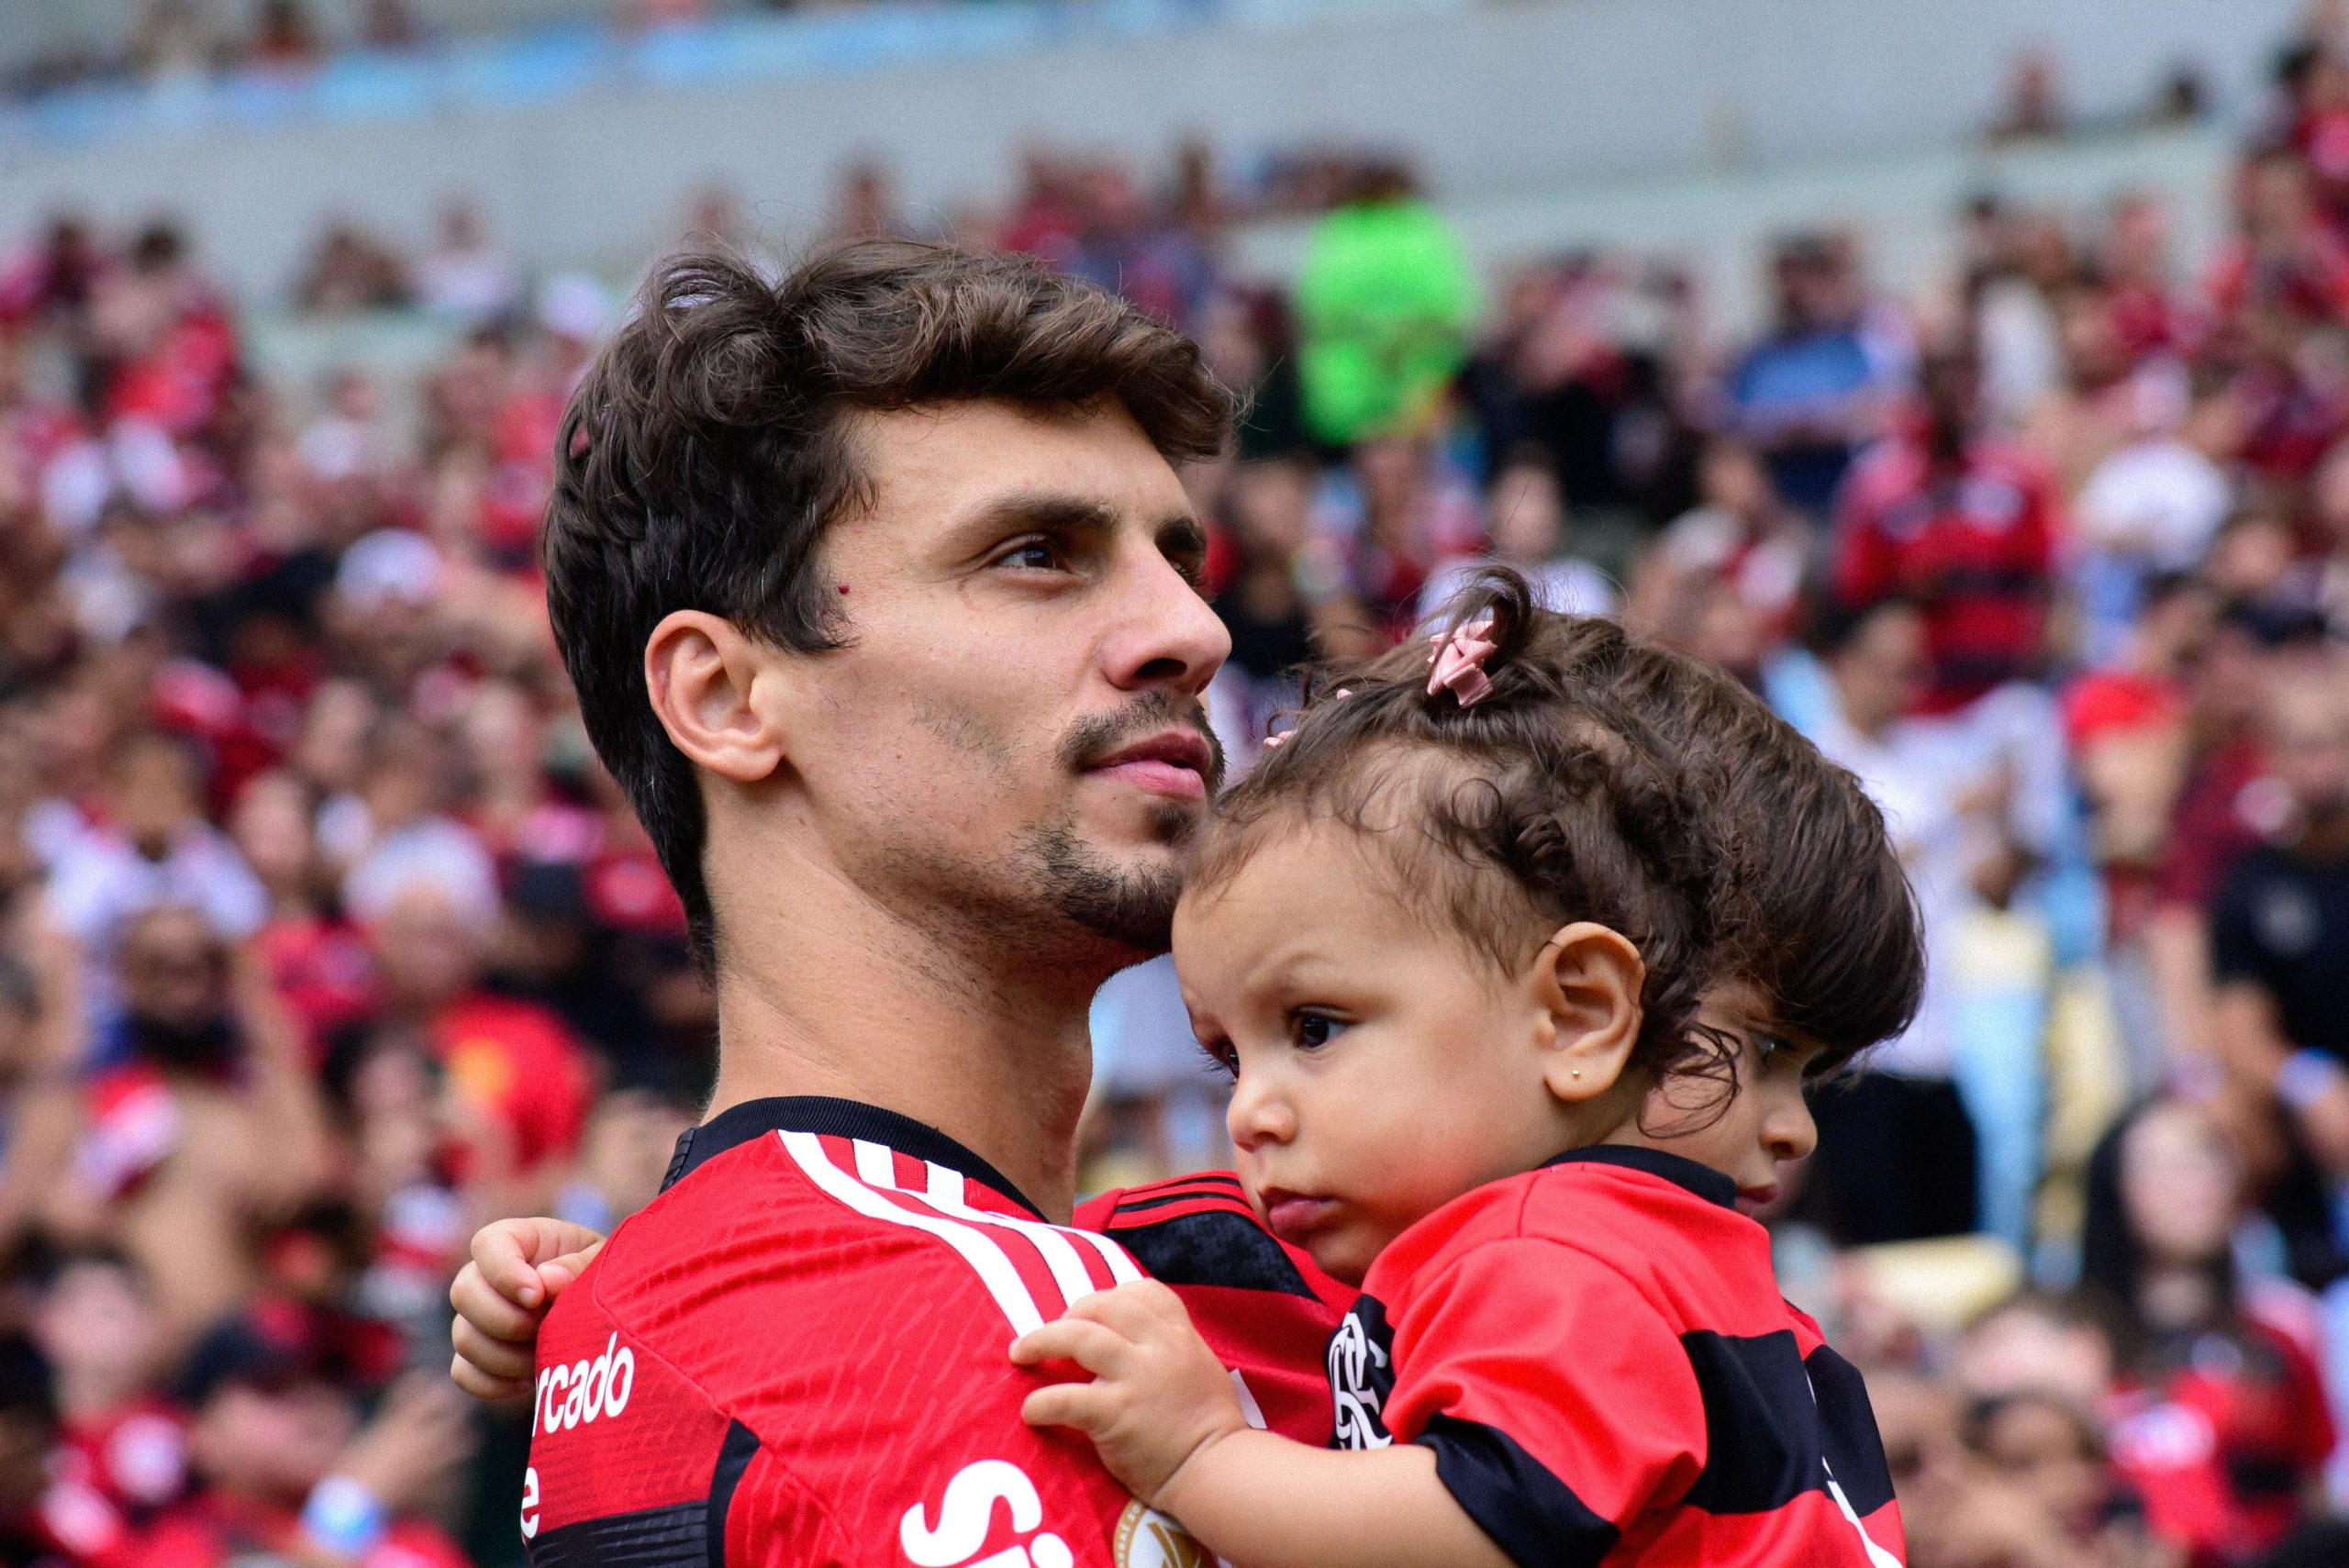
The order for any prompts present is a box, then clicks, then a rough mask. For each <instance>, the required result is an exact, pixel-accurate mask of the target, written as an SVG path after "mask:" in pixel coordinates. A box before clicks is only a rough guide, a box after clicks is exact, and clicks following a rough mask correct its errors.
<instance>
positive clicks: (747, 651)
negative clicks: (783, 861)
mask: <svg viewBox="0 0 2349 1568" xmlns="http://www.w3.org/2000/svg"><path fill="white" fill-rule="evenodd" d="M778 678H779V672H777V670H776V669H775V656H774V651H772V650H770V649H768V648H766V647H765V646H764V645H763V644H762V643H759V642H757V641H755V640H754V639H751V638H749V637H746V636H744V635H743V634H742V632H741V630H740V628H738V627H736V626H735V625H734V623H733V622H732V621H729V620H728V619H726V618H725V617H723V616H714V615H711V614H710V613H709V612H707V610H672V611H670V612H669V613H668V614H667V615H666V616H663V617H662V618H661V624H660V625H659V626H656V627H654V628H652V635H651V637H649V638H647V639H645V642H644V689H645V692H646V695H649V696H650V697H651V701H652V711H653V712H654V713H655V714H656V715H658V716H659V717H660V719H661V727H662V728H663V729H666V730H667V731H668V732H669V739H670V740H671V741H672V742H673V743H674V745H675V746H676V748H677V750H678V751H683V752H684V753H685V756H686V758H687V759H688V760H689V761H691V762H693V763H694V764H695V765H696V766H697V767H703V768H707V769H708V770H709V771H710V772H711V773H716V774H718V776H719V777H720V778H726V779H731V780H733V781H734V782H735V783H737V784H756V783H757V782H758V781H760V780H761V779H763V778H766V777H768V776H770V775H771V774H773V773H774V771H775V769H776V768H778V767H780V766H781V765H782V763H783V761H784V753H785V736H784V730H783V725H782V722H781V719H780V717H779V712H778V710H779V707H780V705H779V703H778V702H777V701H776V698H777V696H778V693H777V691H776V690H775V686H774V683H775V682H776V680H777V679H778Z"/></svg>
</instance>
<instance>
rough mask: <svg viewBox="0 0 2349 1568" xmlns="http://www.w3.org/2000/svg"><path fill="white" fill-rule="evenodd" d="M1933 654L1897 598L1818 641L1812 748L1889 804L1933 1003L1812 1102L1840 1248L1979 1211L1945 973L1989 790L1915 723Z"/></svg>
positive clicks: (1944, 1227)
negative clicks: (1819, 686)
mask: <svg viewBox="0 0 2349 1568" xmlns="http://www.w3.org/2000/svg"><path fill="white" fill-rule="evenodd" d="M1928 646H1929V632H1928V626H1927V623H1926V621H1925V618H1924V617H1923V616H1922V615H1921V614H1920V613H1919V612H1918V611H1917V610H1916V609H1915V608H1913V607H1912V606H1909V605H1906V604H1904V603H1901V602H1898V601H1886V602H1883V603H1880V604H1878V605H1876V606H1874V607H1873V608H1871V609H1867V610H1863V611H1859V612H1854V613H1850V614H1847V615H1844V616H1841V617H1833V618H1831V619H1830V620H1829V621H1828V622H1827V624H1826V627H1825V629H1824V630H1823V631H1822V632H1821V634H1820V652H1821V656H1822V657H1823V659H1824V660H1825V662H1826V664H1827V669H1828V672H1829V679H1830V683H1831V689H1832V694H1833V695H1832V702H1833V706H1832V708H1831V711H1830V712H1829V713H1828V714H1827V715H1826V716H1824V717H1823V720H1822V722H1821V723H1820V727H1819V728H1817V729H1816V730H1815V731H1814V732H1813V734H1812V736H1811V739H1812V740H1815V741H1817V742H1818V744H1819V748H1820V751H1824V752H1826V754H1827V755H1828V756H1829V757H1830V758H1831V759H1833V760H1834V761H1835V762H1840V763H1842V765H1843V766H1845V767H1847V768H1849V769H1851V770H1852V771H1853V773H1855V774H1857V775H1858V777H1859V780H1860V783H1861V784H1862V785H1863V786H1864V787H1865V789H1866V790H1867V792H1868V794H1869V795H1870V796H1871V797H1872V798H1873V799H1874V800H1875V801H1876V804H1877V805H1878V806H1880V807H1882V808H1883V811H1884V814H1885V820H1886V824H1887V827H1888V828H1890V830H1891V833H1892V839H1893V843H1894V845H1895V847H1896V848H1897V849H1898V851H1899V853H1900V857H1901V860H1902V862H1903V863H1904V864H1905V866H1906V867H1907V869H1908V872H1909V881H1910V883H1911V884H1913V885H1914V886H1915V888H1916V890H1917V906H1918V911H1919V914H1920V917H1921V918H1922V921H1923V925H1924V931H1925V944H1926V946H1925V951H1926V957H1927V962H1926V976H1925V985H1926V993H1925V999H1924V1002H1923V1005H1922V1006H1920V1008H1919V1009H1918V1014H1917V1019H1916V1021H1915V1022H1914V1023H1913V1024H1911V1025H1910V1026H1909V1030H1908V1032H1907V1033H1906V1034H1904V1035H1902V1036H1901V1037H1900V1038H1899V1039H1898V1040H1895V1041H1892V1042H1891V1043H1890V1044H1888V1045H1887V1046H1885V1047H1884V1048H1883V1049H1882V1050H1881V1051H1878V1052H1877V1053H1876V1057H1875V1059H1874V1066H1873V1067H1872V1069H1871V1070H1870V1071H1869V1072H1868V1073H1865V1074H1864V1075H1862V1076H1860V1077H1857V1078H1855V1079H1854V1080H1852V1081H1851V1082H1850V1083H1848V1084H1839V1085H1837V1086H1835V1087H1834V1088H1832V1089H1830V1090H1828V1091H1826V1092H1824V1093H1822V1094H1821V1095H1820V1096H1819V1099H1818V1102H1817V1104H1816V1106H1814V1110H1815V1112H1816V1114H1817V1117H1818V1119H1819V1123H1820V1149H1819V1153H1818V1155H1817V1156H1816V1157H1815V1163H1816V1165H1817V1167H1818V1170H1817V1174H1816V1178H1815V1181H1814V1187H1815V1189H1816V1190H1815V1192H1814V1193H1812V1194H1811V1195H1809V1196H1810V1200H1811V1201H1812V1202H1813V1203H1816V1204H1820V1205H1821V1206H1823V1207H1824V1208H1825V1209H1826V1211H1827V1214H1828V1216H1829V1226H1830V1229H1831V1232H1832V1233H1833V1234H1834V1235H1835V1236H1836V1237H1837V1239H1838V1240H1843V1241H1854V1242H1868V1241H1891V1240H1904V1239H1908V1238H1911V1237H1919V1236H1946V1235H1953V1234H1960V1233H1963V1232H1965V1231H1970V1230H1972V1229H1975V1225H1976V1218H1977V1216H1978V1214H1979V1204H1978V1197H1977V1184H1978V1179H1979V1178H1978V1170H1979V1154H1978V1150H1977V1144H1976V1129H1975V1125H1974V1120H1973V1118H1972V1117H1971V1116H1970V1115H1969V1114H1968V1112H1967V1110H1966V1106H1965V1101H1964V1099H1963V1098H1962V1097H1961V1096H1960V1095H1959V1094H1958V1090H1957V1086H1956V1083H1955V1078H1956V1073H1957V1062H1956V1048H1955V1042H1954V1038H1953V1024H1952V1021H1951V1019H1950V1017H1949V1009H1950V1001H1949V995H1948V990H1949V978H1950V977H1949V975H1948V973H1946V972H1947V966H1948V959H1949V953H1950V951H1951V948H1952V940H1953V938H1954V934H1955V929H1956V923H1957V920H1958V918H1959V917H1960V915H1961V914H1962V912H1963V910H1964V908H1965V900H1966V890H1965V884H1966V876H1967V871H1968V861H1969V856H1970V851H1971V849H1972V846H1971V844H1970V843H1969V839H1968V832H1967V817H1968V815H1969V813H1970V812H1971V811H1973V810H1975V809H1977V808H1978V805H1979V802H1978V799H1977V798H1976V797H1977V796H1978V795H1979V794H1980V793H1981V790H1982V788H1983V786H1981V785H1976V786H1975V787H1974V789H1973V790H1972V791H1969V781H1968V780H1967V779H1966V778H1965V775H1964V773H1961V772H1960V771H1958V770H1957V769H1955V768H1954V767H1953V765H1952V760H1953V756H1952V754H1953V751H1954V747H1953V744H1952V740H1951V737H1950V734H1949V732H1948V729H1947V727H1946V726H1944V725H1941V724H1938V723H1934V722H1932V721H1929V720H1918V719H1913V718H1910V717H1909V714H1910V712H1911V710H1912V709H1913V708H1914V707H1915V706H1916V704H1917V700H1918V698H1919V696H1920V694H1921V693H1922V691H1923V690H1924V688H1925V683H1926V678H1927V675H1928V673H1929V671H1930V670H1931V668H1932V666H1931V663H1930V662H1929V658H1928ZM1992 787H1995V786H1992Z"/></svg>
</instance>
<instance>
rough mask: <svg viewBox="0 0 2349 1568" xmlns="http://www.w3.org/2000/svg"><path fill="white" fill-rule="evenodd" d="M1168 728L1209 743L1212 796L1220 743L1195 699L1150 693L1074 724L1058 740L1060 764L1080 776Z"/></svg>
mask: <svg viewBox="0 0 2349 1568" xmlns="http://www.w3.org/2000/svg"><path fill="white" fill-rule="evenodd" d="M1168 728H1175V729H1188V730H1190V731H1192V732H1193V733H1195V734H1197V736H1198V737H1199V738H1200V739H1201V740H1205V741H1206V742H1207V743H1208V757H1209V759H1210V761H1209V763H1208V774H1207V784H1208V794H1209V795H1213V794H1214V793H1215V792H1216V791H1217V790H1219V789H1220V788H1221V787H1222V786H1223V742H1222V741H1220V740H1217V739H1216V735H1215V731H1214V730H1213V729H1211V728H1208V710H1207V707H1206V706H1205V705H1204V704H1202V703H1201V702H1199V701H1198V699H1197V698H1196V697H1181V696H1176V695H1174V694H1173V693H1171V692H1152V693H1149V694H1147V695H1143V696H1140V697H1137V698H1135V699H1134V701H1133V702H1132V704H1131V705H1130V706H1127V707H1125V708H1123V709H1120V710H1119V712H1116V713H1105V714H1099V715H1097V716H1095V717H1091V718H1081V719H1079V720H1077V721H1076V723H1075V724H1074V725H1073V726H1071V727H1070V728H1069V732H1068V734H1067V735H1066V736H1064V737H1063V739H1062V740H1061V747H1060V755H1061V762H1062V763H1063V765H1064V766H1066V767H1067V769H1068V770H1069V772H1071V773H1082V772H1083V771H1084V770H1085V769H1086V768H1088V767H1091V766H1093V765H1094V764H1096V763H1097V762H1100V761H1102V760H1103V759H1104V758H1107V757H1111V756H1114V755H1116V754H1117V753H1118V752H1119V751H1122V750H1124V749H1125V748H1126V747H1128V746H1130V745H1132V744H1133V743H1134V742H1135V741H1137V740H1141V739H1142V738H1143V737H1145V736H1149V735H1155V734H1157V733H1158V732H1159V731H1160V730H1162V729H1168Z"/></svg>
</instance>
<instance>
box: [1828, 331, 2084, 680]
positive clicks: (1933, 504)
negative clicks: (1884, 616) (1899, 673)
mask: <svg viewBox="0 0 2349 1568" xmlns="http://www.w3.org/2000/svg"><path fill="white" fill-rule="evenodd" d="M1921 380H1922V392H1923V397H1922V405H1923V406H1922V408H1921V410H1920V413H1921V416H1922V417H1921V419H1920V428H1919V429H1918V430H1917V431H1916V432H1915V434H1914V435H1913V436H1909V437H1904V438H1900V439H1891V440H1887V441H1885V442H1883V443H1881V444H1880V445H1878V446H1877V447H1876V448H1875V449H1874V450H1871V451H1870V452H1869V453H1868V455H1867V456H1865V458H1863V459H1861V460H1860V461H1859V462H1857V463H1856V464H1854V467H1853V469H1852V473H1851V478H1850V481H1849V483H1848V484H1845V485H1844V486H1843V489H1842V495H1841V497H1840V499H1839V500H1838V502H1837V507H1836V518H1835V551H1834V554H1835V559H1834V567H1833V578H1834V586H1835V593H1836V596H1837V597H1839V598H1840V599H1842V601H1843V602H1844V603H1845V604H1846V605H1849V606H1855V607H1861V608H1865V606H1870V605H1874V604H1877V603H1880V602H1882V601H1883V600H1885V599H1889V598H1908V599H1910V600H1913V601H1914V602H1915V603H1916V605H1917V606H1918V607H1919V608H1920V610H1922V611H1923V612H1924V616H1925V623H1926V628H1927V632H1928V635H1929V638H1930V640H1931V644H1932V660H1933V667H1932V684H1931V686H1930V688H1929V689H1928V690H1927V692H1926V694H1925V699H1924V700H1925V706H1927V707H1928V708H1929V709H1930V710H1931V711H1932V712H1935V713H1951V712H1954V711H1956V710H1958V709H1960V708H1963V707H1965V706H1967V705H1969V704H1971V703H1973V702H1975V701H1976V699H1977V698H1979V697H1981V696H1982V695H1984V694H1986V693H1988V692H1990V691H1993V690H1995V689H1996V688H1998V686H2000V685H2002V684H2006V683H2008V682H2011V681H2016V680H2027V679H2030V678H2032V676H2033V675H2035V674H2036V673H2038V671H2039V670H2040V667H2041V666H2042V664H2043V662H2044V656H2045V654H2046V651H2047V650H2046V644H2047V606H2048V601H2049V599H2050V597H2051V596H2052V584H2053V573H2054V565H2055V540H2056V539H2058V538H2059V537H2061V535H2062V533H2063V527H2062V519H2061V517H2060V516H2059V503H2058V501H2057V499H2056V496H2055V492H2054V485H2053V484H2050V483H2049V482H2048V478H2047V476H2046V475H2045V474H2044V473H2042V472H2041V471H2040V469H2039V468H2038V466H2037V465H2036V464H2034V463H2033V462H2032V461H2031V460H2030V459H2028V458H2027V457H2026V456H2024V455H2023V454H2021V452H2018V451H2017V450H2014V449H2012V448H2011V447H2009V446H2007V445H2004V444H2001V443H2000V442H1998V441H1996V440H1992V439H1987V438H1984V437H1982V436H1981V435H1980V434H1979V433H1978V432H1979V429H1980V425H1981V418H1980V407H1979V404H1980V395H1979V387H1978V384H1977V383H1978V375H1977V372H1976V367H1975V365H1974V363H1973V361H1971V360H1970V359H1968V358H1966V357H1965V355H1963V354H1954V353H1945V354H1940V355H1937V356H1935V357H1934V358H1932V359H1931V360H1929V361H1926V363H1925V365H1924V367H1923V371H1922V375H1921Z"/></svg>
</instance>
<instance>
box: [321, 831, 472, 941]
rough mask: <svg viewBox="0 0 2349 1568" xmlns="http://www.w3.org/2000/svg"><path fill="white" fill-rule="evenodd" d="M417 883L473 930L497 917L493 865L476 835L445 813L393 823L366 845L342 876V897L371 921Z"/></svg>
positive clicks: (361, 917) (358, 914) (359, 916)
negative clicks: (395, 825)
mask: <svg viewBox="0 0 2349 1568" xmlns="http://www.w3.org/2000/svg"><path fill="white" fill-rule="evenodd" d="M419 884H423V885H426V886H429V887H430V888H431V889H432V890H433V891H435V892H437V893H439V894H440V895H441V896H442V897H444V898H446V899H447V900H448V901H449V903H450V905H451V906H452V907H453V908H455V910H456V911H457V913H458V914H459V915H461V916H462V917H464V919H465V922H466V923H467V924H468V925H470V926H472V927H473V929H475V930H477V931H487V930H488V929H491V928H492V927H493V926H495V924H496V923H497V907H498V905H497V867H496V865H495V862H492V861H491V859H490V856H489V851H487V850H485V849H484V848H482V843H481V840H479V839H478V838H476V837H475V836H474V835H473V832H472V831H471V830H470V829H469V828H465V827H463V826H462V824H459V823H457V822H454V821H451V819H450V818H448V817H419V818H418V819H417V820H416V821H413V822H410V823H408V824H406V826H405V827H400V828H393V829H392V830H391V831H390V832H388V833H386V834H384V836H383V837H382V838H380V839H378V840H375V842H374V843H373V845H372V846H371V847H370V848H369V849H368V851H367V852H366V853H365V854H363V855H362V856H361V857H360V859H359V863H358V864H356V865H354V866H352V867H351V874H350V875H348V876H346V877H344V878H343V881H342V901H343V905H344V906H345V907H346V908H348V909H349V910H350V911H351V915H352V916H353V917H356V918H357V919H358V920H360V921H361V922H362V924H372V923H373V921H375V920H376V919H378V918H379V917H382V915H383V914H384V911H385V910H387V909H389V908H390V907H391V906H393V905H394V904H395V903H397V902H398V901H399V899H400V896H401V895H403V894H406V893H407V892H408V891H409V890H410V889H412V888H415V887H417V885H419Z"/></svg>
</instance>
